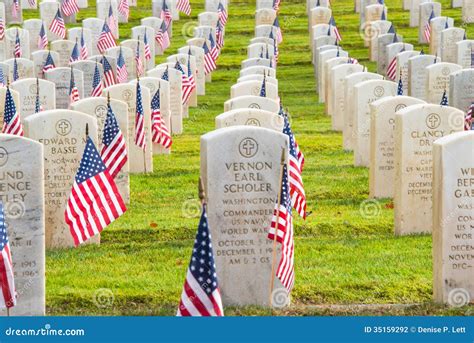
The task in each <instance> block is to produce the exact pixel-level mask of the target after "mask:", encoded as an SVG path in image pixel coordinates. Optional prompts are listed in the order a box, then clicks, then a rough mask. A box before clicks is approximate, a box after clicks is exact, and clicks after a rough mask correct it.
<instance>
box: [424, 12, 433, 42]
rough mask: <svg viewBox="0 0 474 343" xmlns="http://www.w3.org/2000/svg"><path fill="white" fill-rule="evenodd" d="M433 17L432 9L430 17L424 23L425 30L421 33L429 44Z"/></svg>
mask: <svg viewBox="0 0 474 343" xmlns="http://www.w3.org/2000/svg"><path fill="white" fill-rule="evenodd" d="M434 17H435V13H434V9H432V10H431V14H430V17H429V18H428V20H427V21H426V23H425V30H424V31H423V33H424V35H425V39H426V41H427V42H428V43H429V42H430V41H431V19H433V18H434Z"/></svg>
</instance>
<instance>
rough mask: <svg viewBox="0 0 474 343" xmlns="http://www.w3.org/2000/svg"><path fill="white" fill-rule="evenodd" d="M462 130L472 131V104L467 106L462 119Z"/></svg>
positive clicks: (473, 126)
mask: <svg viewBox="0 0 474 343" xmlns="http://www.w3.org/2000/svg"><path fill="white" fill-rule="evenodd" d="M464 130H466V131H468V130H474V102H473V103H471V106H469V109H468V110H467V113H466V117H465V118H464Z"/></svg>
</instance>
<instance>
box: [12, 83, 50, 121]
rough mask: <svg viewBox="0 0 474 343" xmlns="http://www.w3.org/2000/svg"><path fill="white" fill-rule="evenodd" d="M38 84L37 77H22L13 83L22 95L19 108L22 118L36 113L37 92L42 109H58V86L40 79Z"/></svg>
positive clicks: (13, 86) (13, 87)
mask: <svg viewBox="0 0 474 343" xmlns="http://www.w3.org/2000/svg"><path fill="white" fill-rule="evenodd" d="M38 85H39V87H38V86H37V81H36V78H27V79H20V80H17V81H15V82H12V84H11V88H12V89H14V90H16V91H18V94H19V96H20V101H19V103H18V104H17V109H18V110H19V111H20V114H21V118H22V119H25V118H27V117H28V116H30V115H32V114H33V113H35V108H36V98H37V94H38V96H39V102H40V106H41V110H42V111H47V110H54V109H56V91H55V89H56V87H55V85H54V83H52V82H50V81H46V80H43V79H38ZM37 92H38V93H37Z"/></svg>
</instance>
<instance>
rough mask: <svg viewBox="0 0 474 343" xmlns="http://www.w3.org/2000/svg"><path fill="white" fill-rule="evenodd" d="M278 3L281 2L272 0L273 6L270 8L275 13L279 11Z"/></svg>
mask: <svg viewBox="0 0 474 343" xmlns="http://www.w3.org/2000/svg"><path fill="white" fill-rule="evenodd" d="M280 2H281V0H273V6H272V7H273V9H274V10H275V11H277V12H278V10H279V9H280Z"/></svg>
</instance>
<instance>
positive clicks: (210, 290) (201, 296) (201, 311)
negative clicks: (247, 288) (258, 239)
mask: <svg viewBox="0 0 474 343" xmlns="http://www.w3.org/2000/svg"><path fill="white" fill-rule="evenodd" d="M177 316H186V317H190V316H196V317H200V316H207V317H208V316H224V309H223V307H222V299H221V294H220V291H219V285H218V281H217V273H216V264H215V262H214V253H213V251H212V237H211V232H210V231H209V223H208V221H207V214H206V207H205V206H203V208H202V214H201V219H200V221H199V227H198V230H197V233H196V239H195V241H194V247H193V253H192V255H191V261H190V262H189V268H188V271H187V274H186V280H185V281H184V287H183V292H182V293H181V301H180V302H179V308H178V313H177Z"/></svg>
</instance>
